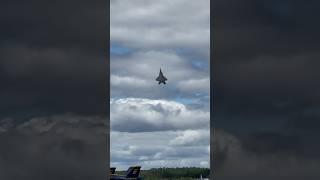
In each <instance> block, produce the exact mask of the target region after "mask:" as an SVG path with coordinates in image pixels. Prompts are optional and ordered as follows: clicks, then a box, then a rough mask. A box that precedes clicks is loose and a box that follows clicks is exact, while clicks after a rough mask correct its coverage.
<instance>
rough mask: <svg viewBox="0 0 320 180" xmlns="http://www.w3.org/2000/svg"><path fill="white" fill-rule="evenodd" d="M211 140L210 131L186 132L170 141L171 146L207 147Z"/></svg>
mask: <svg viewBox="0 0 320 180" xmlns="http://www.w3.org/2000/svg"><path fill="white" fill-rule="evenodd" d="M209 139H210V133H209V131H208V130H186V131H183V132H182V133H181V134H179V136H177V137H176V138H174V139H172V140H171V141H170V144H171V145H178V146H194V145H207V144H208V142H209Z"/></svg>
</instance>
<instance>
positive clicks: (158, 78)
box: [156, 68, 168, 84]
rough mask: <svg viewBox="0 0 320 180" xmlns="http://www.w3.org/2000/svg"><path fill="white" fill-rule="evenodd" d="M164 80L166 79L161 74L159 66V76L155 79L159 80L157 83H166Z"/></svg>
mask: <svg viewBox="0 0 320 180" xmlns="http://www.w3.org/2000/svg"><path fill="white" fill-rule="evenodd" d="M166 80H168V79H167V78H166V77H164V75H163V74H162V71H161V68H160V72H159V76H158V77H157V79H156V81H159V84H161V83H163V84H166Z"/></svg>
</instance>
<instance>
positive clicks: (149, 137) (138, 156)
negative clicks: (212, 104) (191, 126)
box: [111, 130, 209, 169]
mask: <svg viewBox="0 0 320 180" xmlns="http://www.w3.org/2000/svg"><path fill="white" fill-rule="evenodd" d="M186 131H188V130H186ZM199 131H201V132H200V133H205V132H203V131H202V130H199ZM206 133H207V134H209V130H206ZM181 134H185V131H159V132H138V133H127V132H111V139H114V141H112V142H111V165H112V166H116V167H117V168H119V169H126V168H128V165H134V164H139V165H142V167H143V168H144V169H149V168H155V167H183V166H184V167H186V166H197V167H199V166H201V167H209V164H208V163H207V164H205V162H208V161H209V152H208V150H207V148H208V142H207V143H204V144H198V143H196V142H195V143H194V144H192V143H189V145H188V146H176V145H174V144H172V143H171V140H172V139H176V138H178V137H179V136H181ZM120 142H121V143H120Z"/></svg>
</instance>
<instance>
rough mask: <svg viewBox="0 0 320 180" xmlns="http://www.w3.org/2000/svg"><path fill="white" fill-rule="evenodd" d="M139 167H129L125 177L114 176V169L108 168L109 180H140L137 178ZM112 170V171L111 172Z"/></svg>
mask: <svg viewBox="0 0 320 180" xmlns="http://www.w3.org/2000/svg"><path fill="white" fill-rule="evenodd" d="M140 168H141V166H131V167H129V169H128V170H127V173H126V175H118V174H115V169H116V168H114V169H111V168H110V180H142V179H141V178H140V177H139V173H140ZM113 170H114V171H113Z"/></svg>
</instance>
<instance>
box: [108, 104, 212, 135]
mask: <svg viewBox="0 0 320 180" xmlns="http://www.w3.org/2000/svg"><path fill="white" fill-rule="evenodd" d="M110 118H111V129H112V130H113V131H125V132H143V131H164V130H180V129H201V128H202V129H203V128H207V129H209V120H210V112H208V111H203V110H199V109H197V110H193V109H188V108H186V106H185V105H183V104H181V103H178V102H175V101H168V100H152V99H140V98H124V99H117V100H111V101H110Z"/></svg>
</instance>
